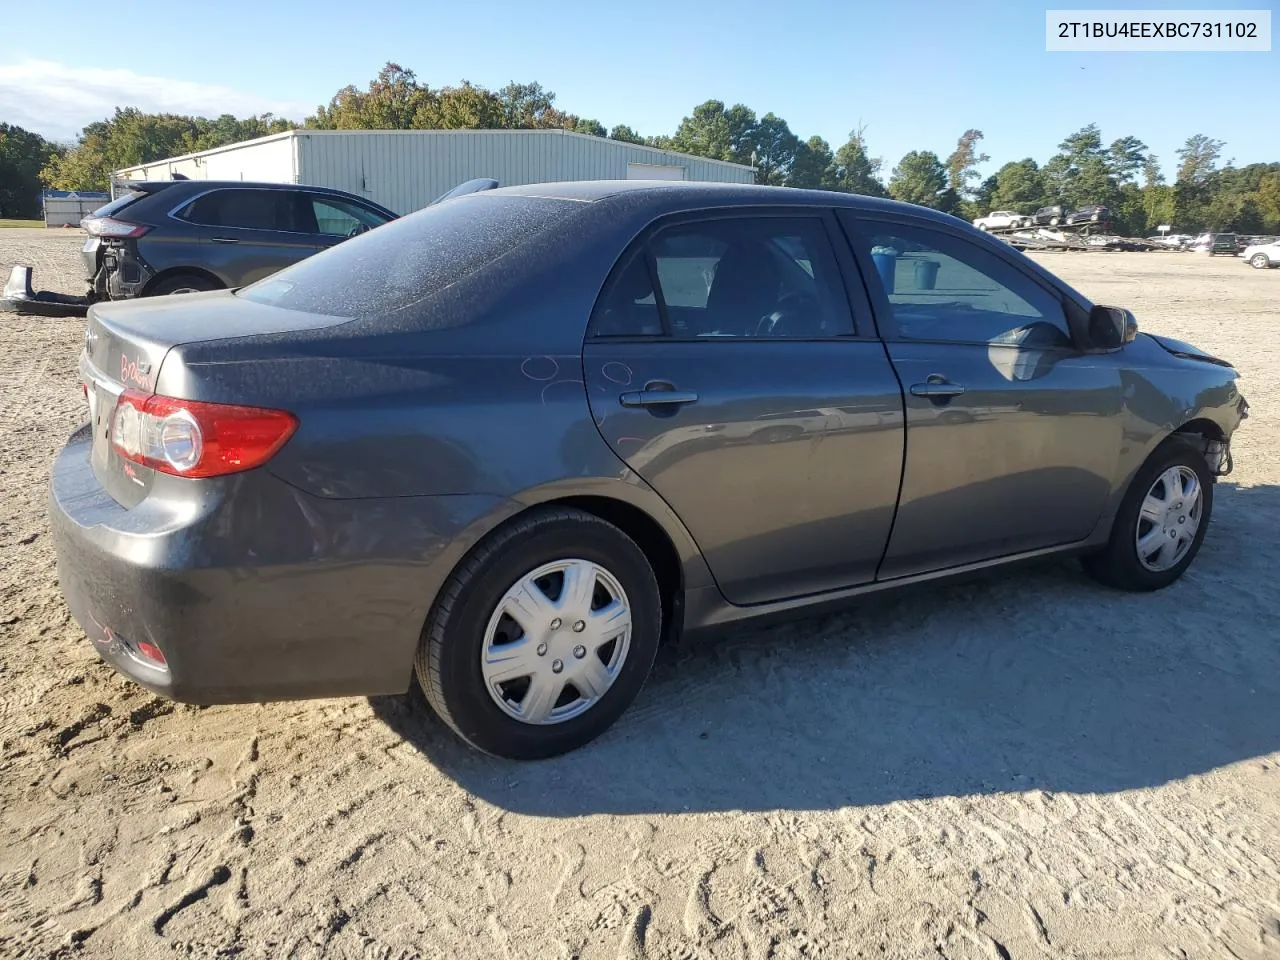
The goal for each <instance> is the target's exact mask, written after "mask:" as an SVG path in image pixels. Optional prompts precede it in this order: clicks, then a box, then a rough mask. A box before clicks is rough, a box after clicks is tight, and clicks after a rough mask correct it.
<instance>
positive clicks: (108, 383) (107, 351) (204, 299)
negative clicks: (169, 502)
mask: <svg viewBox="0 0 1280 960" xmlns="http://www.w3.org/2000/svg"><path fill="white" fill-rule="evenodd" d="M343 322H345V319H344V318H341V317H328V316H316V315H312V314H305V313H297V312H295V311H291V310H283V309H281V308H279V307H272V306H267V305H265V304H260V303H253V302H251V301H248V300H245V299H243V298H241V297H237V296H235V295H234V294H232V293H231V292H230V291H228V290H217V291H213V292H210V293H191V294H174V295H171V296H166V297H154V298H146V299H142V300H131V301H124V302H117V303H97V304H94V305H93V306H92V307H90V308H89V314H88V323H87V325H86V327H85V339H84V352H83V353H82V354H81V356H80V373H81V377H82V379H83V380H84V384H85V393H86V396H87V399H88V404H89V421H90V423H91V424H92V425H93V453H92V458H93V472H94V474H95V476H97V478H98V482H99V483H101V484H102V485H103V487H104V488H105V489H106V491H107V492H108V493H110V494H111V496H112V497H114V498H115V500H116V501H117V502H119V503H120V504H121V505H122V506H125V507H132V506H135V505H136V504H138V503H139V502H141V501H142V499H143V498H145V497H146V495H147V493H148V492H149V491H150V489H151V484H152V480H153V478H154V477H155V471H154V470H152V469H151V468H149V467H145V466H142V465H141V464H137V463H133V462H131V461H129V460H126V459H124V458H123V457H120V456H118V455H117V454H116V452H115V450H114V449H113V448H112V446H111V420H112V416H113V415H114V413H115V407H116V401H117V400H118V399H119V397H120V395H121V394H122V393H123V392H124V391H125V390H137V391H140V392H142V393H144V394H147V395H150V394H153V393H155V392H156V383H157V382H158V379H159V376H160V368H161V366H162V365H163V364H164V361H165V357H166V356H168V354H169V352H170V350H172V349H173V348H174V347H176V346H180V345H183V344H188V343H198V342H206V341H210V340H222V339H227V338H233V337H235V338H239V337H252V336H266V335H270V334H278V333H287V332H290V331H298V330H306V329H316V328H320V327H327V326H335V325H337V324H339V323H343ZM178 362H181V361H180V360H179V361H178ZM166 381H167V382H169V383H171V384H172V383H180V382H184V378H182V377H166ZM181 399H195V398H192V397H182V398H181ZM244 402H246V403H252V402H253V398H252V397H246V398H244ZM192 482H198V481H192Z"/></svg>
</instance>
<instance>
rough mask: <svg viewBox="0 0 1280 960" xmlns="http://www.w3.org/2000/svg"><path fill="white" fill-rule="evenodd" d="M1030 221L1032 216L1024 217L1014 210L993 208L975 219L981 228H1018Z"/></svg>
mask: <svg viewBox="0 0 1280 960" xmlns="http://www.w3.org/2000/svg"><path fill="white" fill-rule="evenodd" d="M1030 223H1031V218H1030V217H1024V216H1023V215H1022V214H1020V213H1018V212H1017V211H1014V210H993V211H991V212H990V213H988V214H987V215H986V216H985V217H978V219H977V220H974V221H973V225H974V226H975V227H977V228H978V229H979V230H1004V229H1017V228H1018V227H1025V226H1028V225H1029V224H1030Z"/></svg>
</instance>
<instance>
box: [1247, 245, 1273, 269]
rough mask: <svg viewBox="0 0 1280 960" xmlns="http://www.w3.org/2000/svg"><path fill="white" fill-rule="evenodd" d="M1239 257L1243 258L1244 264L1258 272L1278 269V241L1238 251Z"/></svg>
mask: <svg viewBox="0 0 1280 960" xmlns="http://www.w3.org/2000/svg"><path fill="white" fill-rule="evenodd" d="M1240 256H1241V257H1243V258H1244V262H1245V263H1247V264H1249V266H1251V267H1254V268H1256V269H1258V270H1266V269H1267V268H1269V267H1280V240H1273V241H1271V242H1270V243H1256V244H1253V245H1251V246H1248V247H1245V248H1244V249H1243V250H1242V251H1240Z"/></svg>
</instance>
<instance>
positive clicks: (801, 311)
mask: <svg viewBox="0 0 1280 960" xmlns="http://www.w3.org/2000/svg"><path fill="white" fill-rule="evenodd" d="M821 316H822V304H821V303H820V302H819V301H818V298H817V297H815V296H814V295H813V294H811V293H807V292H799V291H793V292H791V293H785V294H783V295H782V296H781V297H779V298H778V302H777V304H776V305H775V306H774V309H773V312H772V313H767V314H765V315H764V316H763V317H761V318H760V319H759V321H757V323H756V332H755V335H756V336H757V337H797V336H799V337H803V336H815V335H817V334H820V333H821V332H822V321H821V319H820V318H821Z"/></svg>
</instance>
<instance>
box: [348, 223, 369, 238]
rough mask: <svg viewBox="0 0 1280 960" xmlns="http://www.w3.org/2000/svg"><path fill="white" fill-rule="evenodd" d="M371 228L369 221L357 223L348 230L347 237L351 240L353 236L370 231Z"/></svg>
mask: <svg viewBox="0 0 1280 960" xmlns="http://www.w3.org/2000/svg"><path fill="white" fill-rule="evenodd" d="M369 229H370V228H369V225H368V224H367V223H357V224H356V225H355V226H354V227H352V228H351V229H350V230H348V231H347V239H348V240H349V239H351V238H352V237H358V236H360V234H362V233H368V232H369Z"/></svg>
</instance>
